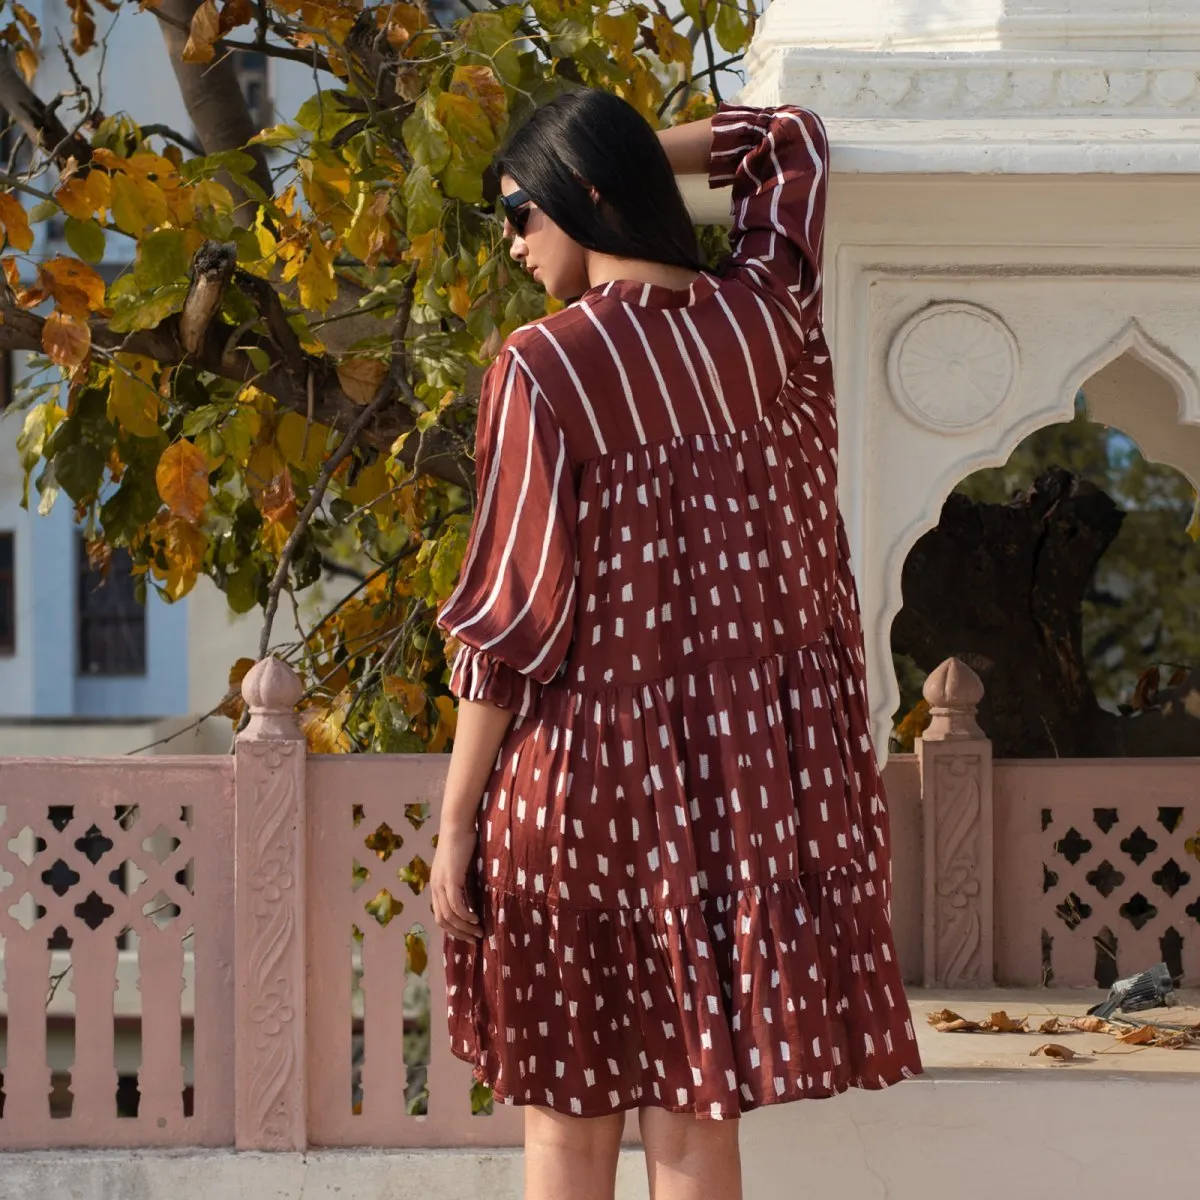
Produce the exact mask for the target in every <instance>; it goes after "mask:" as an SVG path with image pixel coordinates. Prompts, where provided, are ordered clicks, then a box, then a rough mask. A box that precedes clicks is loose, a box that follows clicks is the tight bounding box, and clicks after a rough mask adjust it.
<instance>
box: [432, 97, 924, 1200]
mask: <svg viewBox="0 0 1200 1200" xmlns="http://www.w3.org/2000/svg"><path fill="white" fill-rule="evenodd" d="M500 168H501V176H502V185H501V186H502V192H503V204H504V208H505V210H506V214H507V220H506V225H505V232H506V235H507V236H508V237H510V238H511V239H512V244H511V253H512V257H513V259H514V260H515V261H516V262H518V263H519V264H521V265H523V266H524V267H525V268H526V269H527V270H529V271H530V272H532V274H533V277H534V278H535V279H537V280H539V281H540V282H541V283H542V284H543V285H544V286H545V287H546V290H547V291H548V292H549V293H550V294H551V295H553V296H557V297H561V298H563V299H573V300H574V303H572V304H570V305H568V306H567V307H566V308H565V309H563V310H562V311H560V312H558V313H556V314H555V315H553V316H550V317H547V318H546V319H545V320H542V321H538V322H534V323H533V324H531V325H528V326H526V327H524V328H522V329H520V330H518V331H517V332H516V333H514V334H513V335H512V336H511V337H510V338H509V339H508V342H507V343H506V345H505V346H504V348H503V349H502V351H501V353H500V355H499V357H498V359H497V360H496V362H495V363H494V364H493V365H492V367H491V368H490V370H489V373H488V376H487V379H486V381H485V386H484V389H483V395H482V398H481V402H480V411H479V424H478V433H477V442H476V446H477V455H476V469H477V475H478V482H479V497H478V507H477V510H476V514H475V520H474V525H473V528H472V533H471V538H470V543H469V547H468V550H467V555H466V559H465V561H464V564H463V569H462V576H461V580H460V582H459V584H458V587H457V590H456V591H455V592H454V594H453V595H452V596H451V597H450V599H449V600H448V601H447V602H446V604H445V605H444V606H443V608H442V610H441V612H440V614H439V618H438V620H439V624H440V625H441V627H442V628H443V629H444V630H445V631H446V633H447V634H449V635H452V636H453V637H455V638H457V639H458V640H459V641H460V642H461V643H462V648H461V650H460V651H459V652H458V654H457V656H456V658H455V660H454V665H453V671H452V678H451V684H450V686H451V689H452V690H453V691H454V693H455V694H456V695H458V696H459V697H461V699H462V701H463V703H462V704H461V706H460V710H459V719H458V731H457V736H456V738H455V744H454V752H453V755H452V757H451V762H450V767H449V774H448V778H447V785H446V795H445V801H444V806H443V810H442V815H441V824H440V840H439V845H438V850H437V855H436V858H435V861H434V864H433V878H432V889H433V904H434V912H435V915H436V917H437V920H438V923H439V924H440V925H441V926H442V927H443V929H444V930H445V931H446V933H447V934H448V935H449V936H448V937H447V941H446V965H447V975H448V996H449V1001H448V1004H449V1010H450V1011H449V1021H450V1033H451V1039H452V1044H453V1048H454V1052H455V1053H456V1054H458V1055H459V1056H461V1057H462V1058H465V1059H466V1060H467V1061H469V1062H471V1063H473V1064H474V1066H475V1070H476V1076H477V1078H479V1079H481V1080H483V1081H484V1082H486V1083H488V1084H490V1085H491V1086H492V1088H493V1089H494V1091H495V1095H496V1098H497V1100H498V1101H501V1102H507V1103H513V1104H522V1105H527V1106H528V1107H527V1108H526V1189H527V1190H526V1196H527V1197H528V1198H529V1200H562V1198H563V1197H571V1198H572V1200H611V1197H612V1195H613V1188H614V1176H615V1169H616V1159H617V1150H618V1144H619V1140H620V1137H621V1131H622V1126H623V1114H624V1110H626V1109H629V1108H635V1107H636V1108H638V1109H639V1115H640V1118H641V1130H642V1136H643V1141H644V1144H645V1151H646V1160H647V1169H648V1172H649V1176H650V1191H651V1195H652V1196H653V1197H654V1200H708V1198H710V1197H711V1198H714V1200H715V1198H718V1197H719V1198H720V1200H736V1198H737V1197H740V1195H741V1185H740V1168H739V1160H738V1153H737V1137H738V1135H737V1128H738V1126H737V1122H736V1120H731V1119H730V1120H705V1119H702V1118H736V1117H738V1116H739V1115H740V1113H742V1112H744V1111H746V1110H748V1109H751V1108H754V1107H756V1106H758V1105H762V1104H771V1103H776V1102H779V1101H785V1100H795V1099H801V1098H806V1097H822V1096H829V1095H833V1094H834V1093H837V1092H841V1091H843V1090H845V1089H846V1088H848V1087H864V1088H881V1087H884V1086H886V1085H888V1084H891V1083H893V1082H895V1081H897V1080H899V1079H901V1078H904V1077H908V1076H911V1075H913V1074H916V1073H918V1072H919V1071H920V1069H921V1068H920V1060H919V1056H918V1053H917V1047H916V1041H915V1038H914V1033H913V1028H912V1023H911V1020H910V1016H909V1012H908V1007H907V1003H906V1001H905V998H904V993H903V989H902V986H901V979H900V973H899V969H898V966H897V963H896V959H895V953H894V949H893V944H892V937H891V932H890V929H889V923H888V894H889V883H888V865H889V858H888V853H889V851H888V836H887V819H886V813H885V809H884V801H883V793H882V789H881V786H880V780H879V773H878V770H877V767H876V763H875V759H874V756H873V753H872V749H871V743H870V735H869V726H868V707H867V702H866V697H865V694H864V690H863V682H864V665H863V644H862V634H861V631H860V627H859V618H858V612H857V605H856V599H855V590H854V584H853V580H852V578H851V574H850V568H849V562H848V554H847V546H846V540H845V534H844V532H843V528H842V522H841V519H840V517H839V514H838V511H837V503H836V483H837V471H836V462H837V453H836V446H837V431H836V425H835V419H834V401H833V390H832V388H833V378H832V370H831V367H830V362H829V352H828V349H827V348H826V344H825V339H824V337H823V335H822V331H821V318H820V313H821V234H822V221H823V218H824V211H825V190H826V182H827V177H828V166H827V152H826V143H825V136H824V132H823V130H822V127H821V124H820V121H819V120H818V119H817V118H816V117H815V116H814V115H813V114H812V113H809V112H806V111H803V110H800V109H791V108H781V109H777V110H774V111H764V110H756V109H748V108H733V107H724V108H722V109H721V111H720V112H719V113H718V115H716V116H715V117H714V118H713V119H712V120H711V121H701V122H697V123H695V124H691V125H687V126H684V127H682V128H677V129H673V130H670V131H667V132H665V133H663V134H660V135H658V137H657V138H656V136H655V134H654V132H653V131H652V130H651V129H650V127H649V126H648V125H647V124H646V123H645V122H644V121H643V120H642V119H641V117H640V116H638V114H637V113H636V112H635V111H634V110H633V109H632V108H630V107H629V106H628V105H626V104H624V102H622V101H620V100H617V99H615V98H614V97H612V96H609V95H605V94H602V93H595V92H576V93H572V94H570V95H567V96H563V97H561V98H560V99H558V100H556V101H554V102H553V103H551V104H549V105H547V106H546V107H545V108H542V109H540V110H539V111H538V112H537V114H536V115H535V116H534V117H533V118H532V119H531V120H530V121H529V122H528V124H526V125H525V126H524V127H523V128H522V129H521V130H520V132H518V134H517V135H516V137H515V138H514V140H513V141H512V143H511V145H510V147H509V149H508V150H507V151H506V153H505V154H504V156H503V158H502V161H501V163H500ZM673 171H674V172H675V173H678V174H684V173H693V172H699V171H709V173H710V178H711V182H712V185H713V186H714V187H719V186H722V185H726V184H732V187H733V231H732V244H733V255H732V260H731V262H730V263H729V264H728V265H727V266H726V268H725V269H724V270H723V271H722V272H721V273H720V274H716V273H711V272H709V271H706V270H704V269H703V268H702V265H701V262H700V255H699V251H698V249H697V244H696V238H695V233H694V230H693V227H692V225H691V222H690V219H689V217H688V214H687V212H686V209H685V207H684V204H683V201H682V199H681V198H680V194H679V190H678V188H677V186H676V184H675V181H674V176H673V174H672V172H673Z"/></svg>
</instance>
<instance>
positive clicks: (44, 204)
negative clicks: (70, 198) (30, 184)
mask: <svg viewBox="0 0 1200 1200" xmlns="http://www.w3.org/2000/svg"><path fill="white" fill-rule="evenodd" d="M60 212H62V209H60V208H59V207H58V205H57V204H56V203H55V202H54V201H53V200H39V201H38V202H37V203H36V204H35V205H34V206H33V207H32V208H31V209H30V210H29V223H30V225H40V224H41V222H43V221H48V220H50V218H51V217H56V216H58V214H59V213H60Z"/></svg>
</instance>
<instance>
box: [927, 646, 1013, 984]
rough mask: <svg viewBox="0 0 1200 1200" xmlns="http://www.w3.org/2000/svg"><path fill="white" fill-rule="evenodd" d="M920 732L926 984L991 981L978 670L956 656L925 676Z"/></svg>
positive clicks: (988, 786)
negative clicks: (926, 715)
mask: <svg viewBox="0 0 1200 1200" xmlns="http://www.w3.org/2000/svg"><path fill="white" fill-rule="evenodd" d="M925 699H926V700H928V701H929V706H930V709H931V715H932V721H931V723H930V726H929V728H928V729H927V730H926V731H925V734H924V736H922V737H921V738H919V739H918V740H917V759H918V761H919V762H920V765H921V808H922V819H923V822H924V826H925V884H924V897H925V986H926V987H989V986H990V985H991V984H992V981H993V973H992V972H993V920H994V916H995V913H994V903H993V886H994V884H993V857H994V844H993V831H992V745H991V743H990V742H989V741H988V740H987V738H986V737H984V735H983V733H982V731H981V730H980V728H979V725H978V724H977V723H976V720H975V710H976V708H977V707H978V705H979V702H980V700H982V699H983V684H982V683H981V682H980V680H979V676H978V675H976V674H975V672H974V671H972V670H971V668H970V667H968V666H967V665H966V663H964V662H960V661H959V660H958V659H957V658H950V659H947V660H946V661H945V662H944V663H942V665H941V666H940V667H938V669H937V670H936V671H934V672H933V674H931V675H930V676H929V678H928V679H927V680H926V681H925Z"/></svg>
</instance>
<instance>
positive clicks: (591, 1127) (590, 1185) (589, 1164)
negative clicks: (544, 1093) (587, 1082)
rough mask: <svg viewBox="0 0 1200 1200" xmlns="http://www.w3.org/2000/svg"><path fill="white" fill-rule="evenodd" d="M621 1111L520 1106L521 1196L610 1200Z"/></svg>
mask: <svg viewBox="0 0 1200 1200" xmlns="http://www.w3.org/2000/svg"><path fill="white" fill-rule="evenodd" d="M624 1128H625V1114H624V1113H614V1114H613V1115H612V1116H608V1117H568V1116H565V1115H564V1114H563V1113H558V1112H555V1111H554V1110H553V1109H549V1108H537V1107H534V1106H533V1105H530V1106H529V1107H528V1108H526V1109H525V1200H613V1191H614V1189H615V1188H616V1186H617V1155H618V1153H619V1151H620V1149H621V1133H622V1131H623V1130H624Z"/></svg>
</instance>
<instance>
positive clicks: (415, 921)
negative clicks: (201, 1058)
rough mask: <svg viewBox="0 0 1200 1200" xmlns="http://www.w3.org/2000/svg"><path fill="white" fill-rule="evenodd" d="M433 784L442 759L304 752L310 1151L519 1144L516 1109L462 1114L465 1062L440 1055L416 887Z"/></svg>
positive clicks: (443, 1037) (422, 877) (425, 853)
mask: <svg viewBox="0 0 1200 1200" xmlns="http://www.w3.org/2000/svg"><path fill="white" fill-rule="evenodd" d="M444 785H445V761H444V759H442V758H441V756H430V757H428V758H419V757H416V756H411V755H406V756H403V757H401V756H395V757H393V756H378V757H374V756H373V757H365V756H363V757H355V758H334V757H321V758H311V759H310V760H309V765H308V787H307V791H308V794H309V796H310V797H311V799H310V802H309V808H308V852H309V878H310V880H311V883H310V886H309V893H308V953H309V995H308V1003H309V1011H308V1019H309V1031H310V1032H309V1042H308V1064H309V1077H308V1091H309V1123H308V1135H309V1139H310V1141H311V1143H312V1144H314V1145H325V1146H346V1145H393V1146H447V1145H470V1144H476V1145H479V1144H482V1145H493V1146H495V1145H515V1144H519V1143H520V1140H521V1129H522V1125H521V1117H520V1114H519V1113H517V1112H516V1111H515V1110H513V1109H510V1108H505V1107H504V1106H502V1105H496V1106H495V1111H494V1112H493V1113H491V1114H488V1113H487V1112H480V1113H478V1114H477V1115H474V1116H473V1115H472V1107H473V1104H472V1100H473V1096H472V1091H473V1089H472V1084H471V1072H470V1068H469V1067H467V1066H466V1065H465V1064H464V1063H461V1062H459V1061H458V1060H457V1059H455V1058H454V1057H453V1056H452V1055H451V1053H450V1045H449V1037H448V1035H447V1032H446V1021H445V1016H444V1013H445V985H444V980H443V977H442V972H441V956H442V934H441V931H440V930H439V929H437V928H436V926H435V925H434V923H433V913H432V910H431V908H430V903H429V896H428V892H427V890H426V887H425V884H426V881H427V879H428V868H429V864H430V863H431V862H432V861H433V834H434V831H435V824H436V822H433V821H430V820H429V819H428V818H429V813H430V811H431V806H433V805H435V804H436V803H438V802H439V801H440V799H441V794H442V789H443V787H444ZM427 960H432V961H427ZM474 1099H475V1107H478V1100H479V1096H478V1093H476V1094H475V1097H474Z"/></svg>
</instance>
